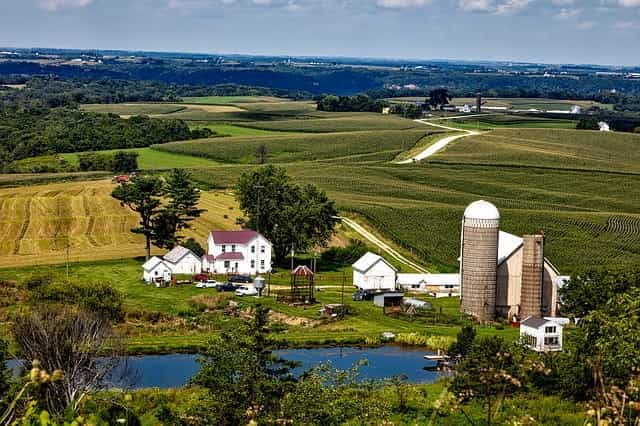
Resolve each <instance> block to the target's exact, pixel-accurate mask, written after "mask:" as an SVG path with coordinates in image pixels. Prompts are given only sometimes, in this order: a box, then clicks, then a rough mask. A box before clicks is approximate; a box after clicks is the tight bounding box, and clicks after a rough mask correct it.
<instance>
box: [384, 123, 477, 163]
mask: <svg viewBox="0 0 640 426" xmlns="http://www.w3.org/2000/svg"><path fill="white" fill-rule="evenodd" d="M451 118H454V117H451ZM414 121H415V122H416V123H422V124H425V125H427V126H433V127H438V128H440V129H445V130H450V131H454V132H463V133H462V134H459V135H453V136H447V137H444V138H442V139H440V140H438V141H437V142H434V143H433V144H431V145H429V146H428V147H427V148H425V149H424V150H423V151H421V152H420V153H419V154H417V155H414V156H413V157H411V158H409V159H408V160H403V161H398V163H397V164H411V163H415V162H416V161H421V160H424V159H425V158H428V157H431V156H432V155H433V154H435V153H436V152H438V151H440V150H442V149H443V148H444V147H446V146H447V145H449V144H450V143H451V142H453V141H457V140H458V139H462V138H466V137H468V136H475V135H479V134H481V133H482V132H479V131H476V130H463V129H458V128H455V127H450V126H445V125H443V124H436V123H432V122H430V121H428V120H414Z"/></svg>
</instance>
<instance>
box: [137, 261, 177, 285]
mask: <svg viewBox="0 0 640 426" xmlns="http://www.w3.org/2000/svg"><path fill="white" fill-rule="evenodd" d="M142 271H143V272H142V278H143V279H144V280H145V281H146V282H148V283H153V282H165V281H171V267H170V266H169V265H168V264H167V263H166V262H165V261H164V260H162V259H160V258H159V257H157V256H153V257H152V258H150V259H149V260H147V261H146V262H145V263H144V265H142Z"/></svg>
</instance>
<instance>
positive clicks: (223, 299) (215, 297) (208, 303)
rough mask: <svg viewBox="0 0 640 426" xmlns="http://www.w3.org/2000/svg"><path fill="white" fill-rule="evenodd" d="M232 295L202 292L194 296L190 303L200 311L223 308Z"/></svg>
mask: <svg viewBox="0 0 640 426" xmlns="http://www.w3.org/2000/svg"><path fill="white" fill-rule="evenodd" d="M231 296H232V295H231V294H229V293H215V294H200V295H198V296H193V297H192V298H191V300H190V301H189V304H190V305H191V306H193V308H195V309H196V310H198V311H200V312H204V311H206V310H214V309H223V308H224V307H226V306H227V304H228V303H229V299H230V298H231Z"/></svg>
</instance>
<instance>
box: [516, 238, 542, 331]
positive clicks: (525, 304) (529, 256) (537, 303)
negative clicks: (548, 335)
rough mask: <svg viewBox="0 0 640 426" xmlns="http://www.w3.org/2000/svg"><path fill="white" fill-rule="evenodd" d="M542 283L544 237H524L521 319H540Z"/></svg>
mask: <svg viewBox="0 0 640 426" xmlns="http://www.w3.org/2000/svg"><path fill="white" fill-rule="evenodd" d="M543 281H544V236H543V235H525V236H524V237H523V246H522V284H521V289H520V312H519V314H520V315H519V316H520V318H521V319H524V318H527V317H530V316H533V317H542V283H543Z"/></svg>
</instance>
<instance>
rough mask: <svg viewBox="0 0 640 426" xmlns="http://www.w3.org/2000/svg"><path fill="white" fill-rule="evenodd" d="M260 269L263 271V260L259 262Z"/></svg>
mask: <svg viewBox="0 0 640 426" xmlns="http://www.w3.org/2000/svg"><path fill="white" fill-rule="evenodd" d="M260 268H261V269H264V260H261V261H260Z"/></svg>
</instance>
